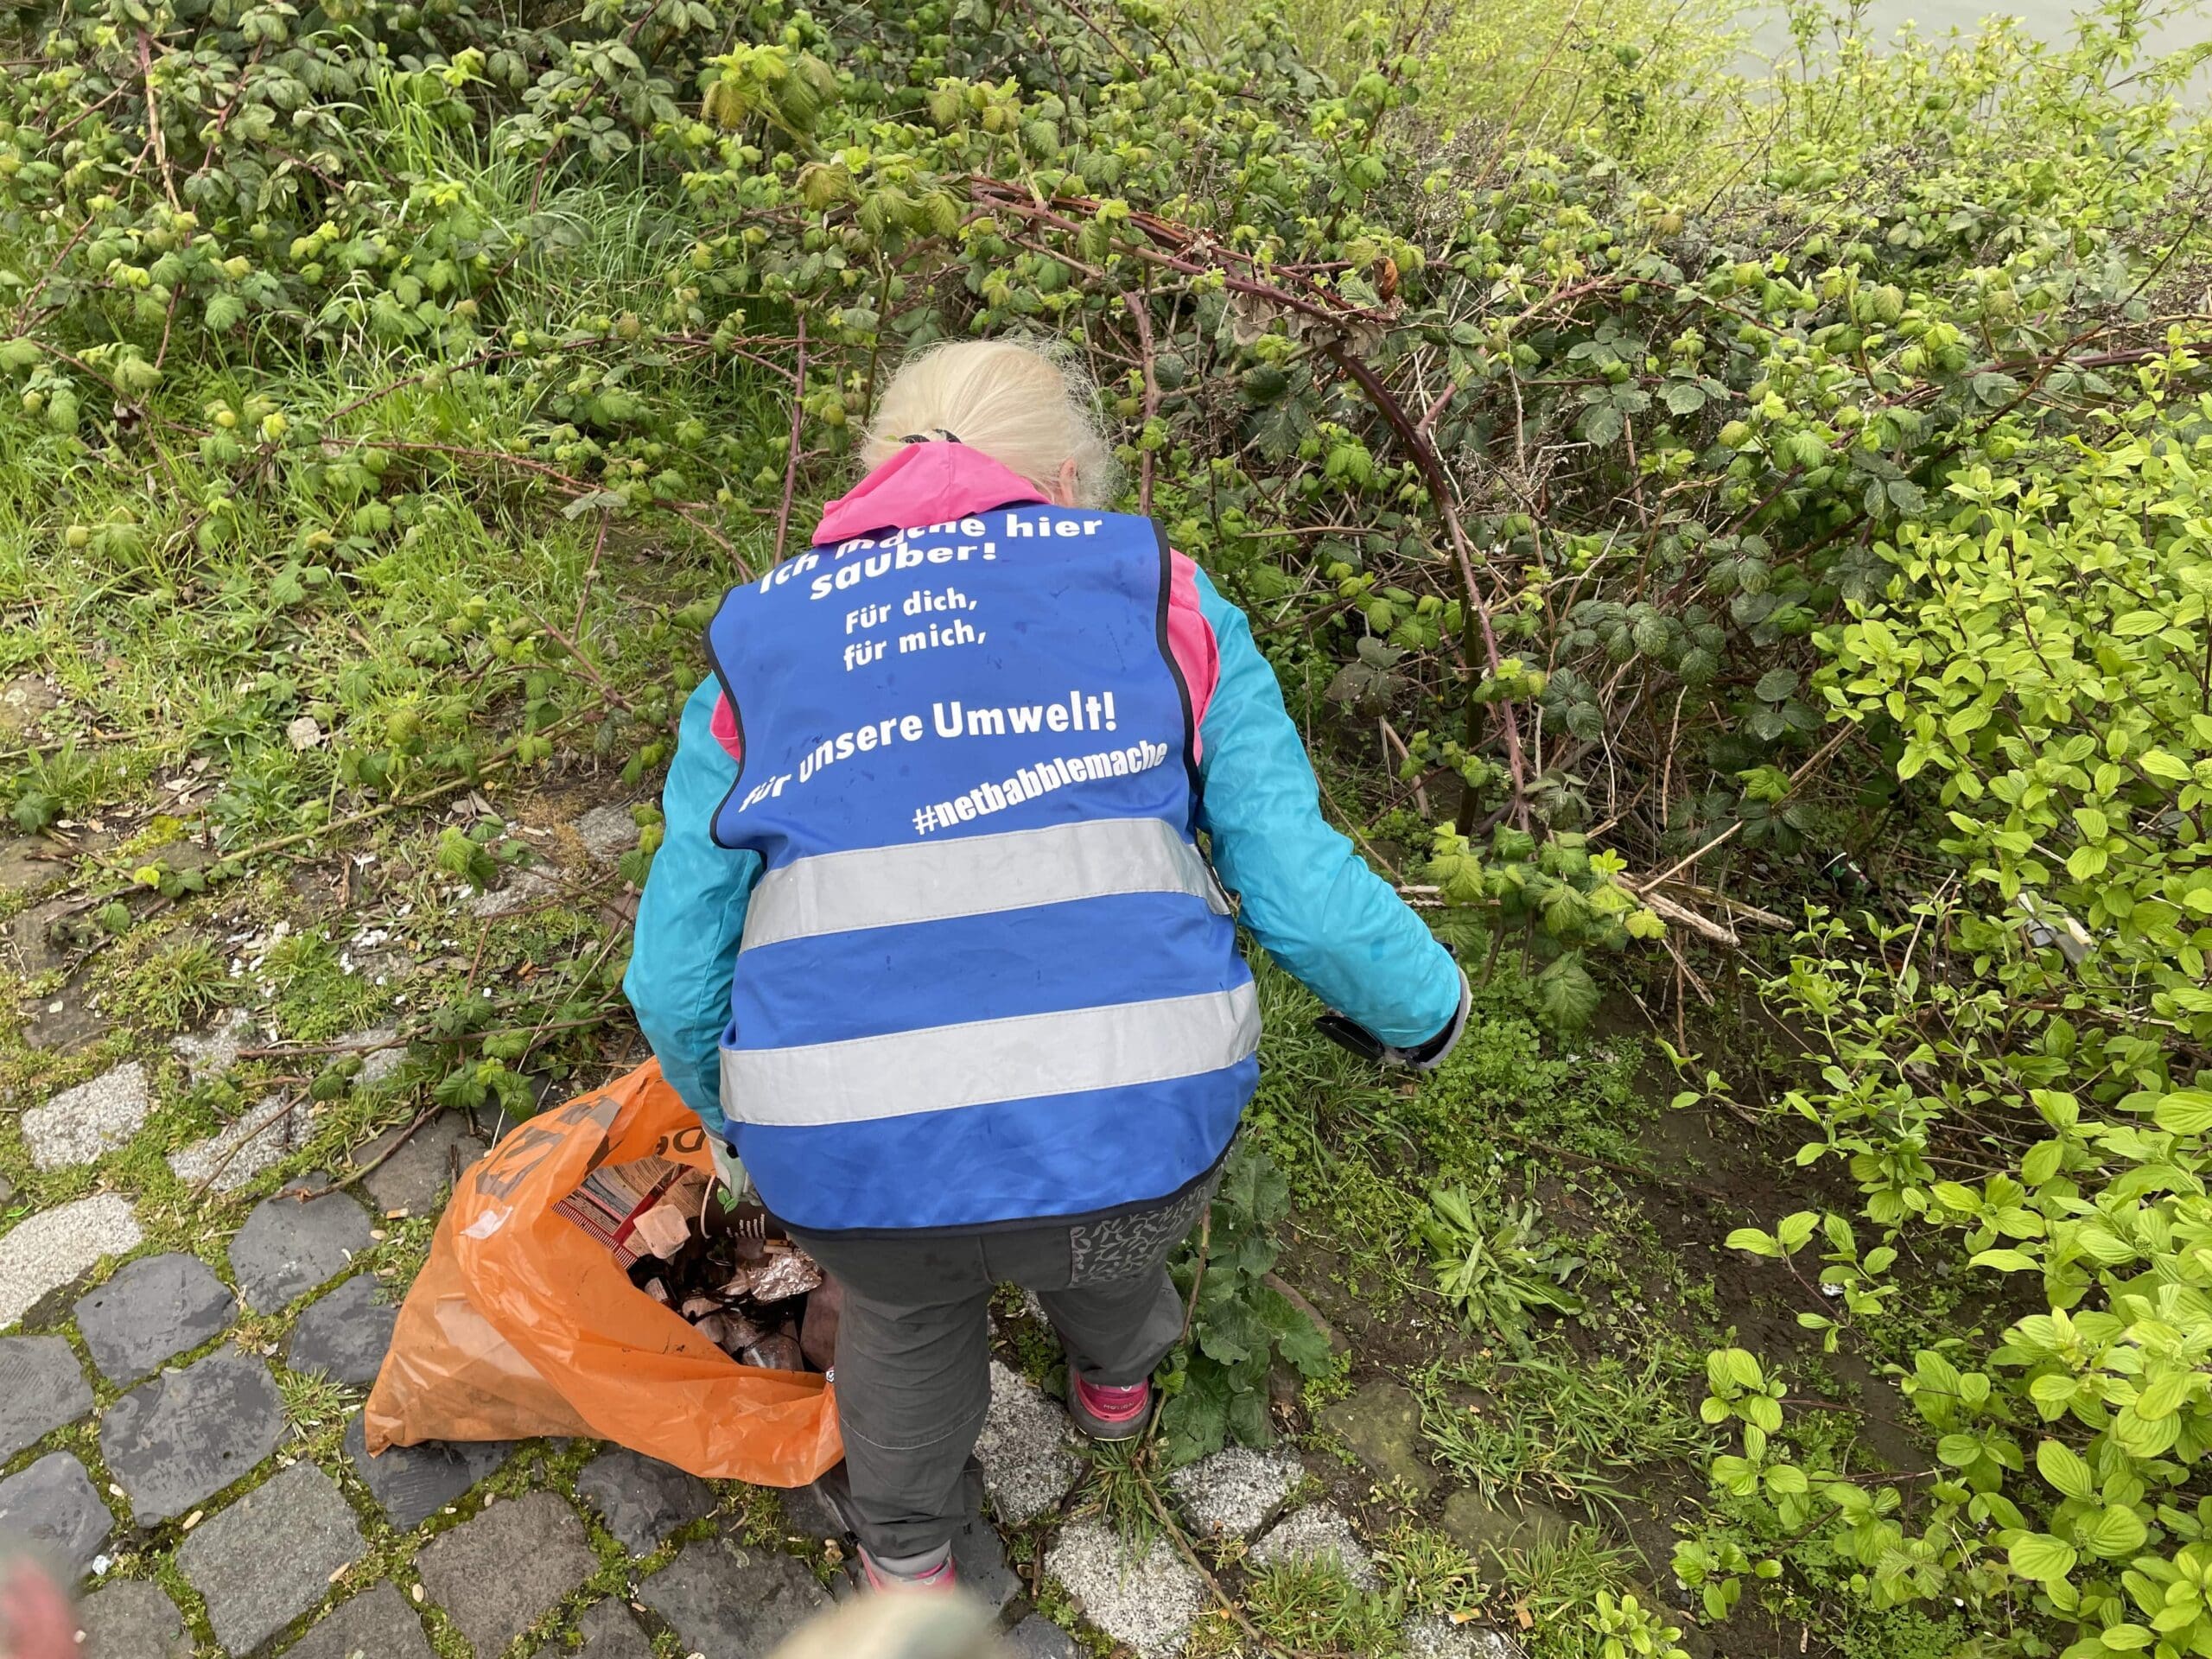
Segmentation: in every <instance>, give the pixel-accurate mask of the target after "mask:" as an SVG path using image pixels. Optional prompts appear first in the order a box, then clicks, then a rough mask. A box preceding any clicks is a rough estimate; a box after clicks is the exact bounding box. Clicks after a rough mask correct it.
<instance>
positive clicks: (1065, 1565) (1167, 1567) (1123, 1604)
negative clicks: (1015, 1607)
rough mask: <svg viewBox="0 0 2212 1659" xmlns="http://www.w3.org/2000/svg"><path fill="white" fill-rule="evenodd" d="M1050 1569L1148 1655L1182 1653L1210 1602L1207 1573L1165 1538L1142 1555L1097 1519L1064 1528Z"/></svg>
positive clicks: (1098, 1619)
mask: <svg viewBox="0 0 2212 1659" xmlns="http://www.w3.org/2000/svg"><path fill="white" fill-rule="evenodd" d="M1045 1570H1046V1572H1047V1573H1051V1574H1052V1576H1053V1577H1054V1578H1056V1579H1058V1580H1059V1581H1060V1582H1061V1583H1062V1584H1063V1585H1065V1586H1067V1591H1068V1593H1069V1594H1070V1595H1071V1596H1073V1597H1074V1598H1075V1599H1076V1601H1077V1605H1078V1606H1079V1607H1080V1608H1081V1610H1082V1612H1083V1616H1084V1618H1087V1619H1089V1620H1090V1622H1091V1623H1092V1624H1096V1626H1097V1627H1098V1628H1099V1629H1100V1630H1103V1631H1105V1632H1106V1634H1107V1635H1109V1636H1110V1637H1113V1638H1114V1639H1115V1640H1116V1642H1125V1643H1128V1645H1129V1646H1130V1647H1132V1648H1135V1649H1136V1650H1137V1652H1138V1653H1139V1654H1140V1655H1141V1656H1142V1659H1160V1656H1165V1655H1168V1654H1175V1653H1180V1652H1181V1651H1182V1650H1183V1642H1184V1638H1185V1637H1187V1636H1188V1635H1189V1634H1190V1630H1191V1621H1192V1619H1194V1618H1197V1617H1198V1610H1199V1608H1200V1607H1201V1606H1203V1605H1205V1580H1203V1579H1201V1578H1200V1577H1199V1576H1198V1573H1197V1572H1196V1571H1195V1570H1193V1569H1192V1567H1191V1566H1190V1565H1189V1564H1188V1563H1187V1562H1185V1560H1183V1558H1182V1557H1181V1556H1179V1555H1178V1554H1176V1553H1175V1551H1174V1549H1173V1548H1172V1547H1171V1546H1170V1545H1169V1544H1168V1542H1167V1541H1166V1539H1165V1538H1155V1539H1154V1540H1153V1541H1152V1548H1150V1549H1149V1550H1147V1551H1146V1552H1145V1554H1143V1555H1141V1556H1140V1555H1138V1554H1135V1552H1134V1551H1133V1550H1131V1549H1130V1548H1128V1545H1126V1544H1124V1543H1123V1542H1122V1541H1121V1539H1120V1538H1119V1537H1118V1536H1117V1535H1116V1534H1115V1532H1114V1530H1113V1529H1112V1528H1111V1527H1109V1526H1108V1525H1106V1523H1105V1522H1102V1521H1099V1520H1096V1519H1095V1518H1094V1519H1090V1520H1085V1521H1078V1522H1076V1523H1075V1524H1074V1525H1073V1526H1071V1527H1068V1528H1066V1529H1064V1530H1062V1532H1061V1534H1060V1535H1059V1536H1058V1538H1057V1539H1055V1540H1053V1542H1052V1549H1051V1551H1050V1552H1049V1553H1048V1554H1046V1557H1045Z"/></svg>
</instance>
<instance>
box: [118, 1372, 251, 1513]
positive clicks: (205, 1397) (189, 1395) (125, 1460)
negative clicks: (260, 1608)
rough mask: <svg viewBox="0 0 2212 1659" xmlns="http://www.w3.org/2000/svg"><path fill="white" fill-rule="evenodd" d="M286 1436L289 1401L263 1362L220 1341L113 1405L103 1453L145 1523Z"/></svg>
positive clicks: (204, 1493) (215, 1486)
mask: <svg viewBox="0 0 2212 1659" xmlns="http://www.w3.org/2000/svg"><path fill="white" fill-rule="evenodd" d="M283 1437H284V1407H283V1401H282V1400H280V1399H279V1398H278V1396H277V1385H276V1383H272V1382H271V1381H270V1378H269V1373H268V1371H267V1370H264V1368H263V1366H262V1364H261V1362H260V1361H259V1360H257V1359H254V1358H251V1357H249V1356H247V1355H245V1354H242V1353H240V1352H239V1351H238V1350H237V1349H235V1348H218V1349H217V1350H216V1351H214V1352H213V1353H212V1354H210V1355H208V1356H207V1357H206V1358H205V1359H200V1360H196V1361H194V1363H191V1364H189V1365H188V1366H186V1367H185V1368H184V1369H183V1370H179V1371H166V1372H164V1373H162V1376H158V1377H156V1378H155V1379H154V1381H152V1382H151V1383H141V1384H140V1385H139V1386H138V1387H137V1388H136V1389H132V1390H131V1391H130V1393H129V1394H126V1395H124V1396H123V1398H122V1399H120V1400H118V1401H117V1402H115V1403H114V1404H113V1405H111V1406H110V1407H109V1408H107V1414H106V1416H105V1417H104V1418H102V1419H101V1421H100V1456H101V1457H102V1458H104V1459H105V1460H106V1462H107V1466H108V1472H109V1473H111V1475H113V1476H114V1477H115V1478H116V1479H117V1480H118V1482H119V1483H121V1484H122V1487H123V1490H124V1491H125V1492H127V1493H128V1494H129V1495H130V1512H131V1516H132V1518H133V1519H135V1520H136V1521H137V1523H138V1524H139V1525H140V1526H142V1527H143V1526H149V1525H151V1524H152V1523H153V1522H156V1521H166V1520H168V1519H169V1518H170V1517H171V1516H178V1515H182V1514H183V1513H184V1512H185V1511H186V1510H188V1509H190V1508H191V1507H192V1506H193V1505H194V1504H195V1503H199V1502H200V1501H201V1500H202V1499H203V1498H207V1497H213V1495H214V1494H215V1493H217V1492H219V1491H222V1490H223V1488H224V1487H226V1486H227V1485H229V1484H231V1483H232V1481H234V1480H237V1479H238V1478H239V1477H241V1476H242V1475H245V1473H247V1472H248V1471H251V1469H252V1468H253V1466H254V1465H256V1464H257V1463H259V1462H260V1461H261V1460H262V1459H264V1458H265V1457H267V1456H268V1455H269V1454H270V1452H274V1451H275V1450H276V1449H277V1442H278V1441H279V1440H282V1439H283Z"/></svg>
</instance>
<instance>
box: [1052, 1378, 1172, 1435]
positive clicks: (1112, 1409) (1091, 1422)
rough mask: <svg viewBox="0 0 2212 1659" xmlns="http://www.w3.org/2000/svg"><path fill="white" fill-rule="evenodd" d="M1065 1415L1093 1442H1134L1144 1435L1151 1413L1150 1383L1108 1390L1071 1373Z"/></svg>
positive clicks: (1101, 1385)
mask: <svg viewBox="0 0 2212 1659" xmlns="http://www.w3.org/2000/svg"><path fill="white" fill-rule="evenodd" d="M1068 1383H1069V1388H1068V1415H1069V1416H1071V1417H1072V1418H1074V1419H1075V1426H1076V1427H1077V1428H1079V1429H1081V1430H1082V1431H1083V1432H1084V1433H1085V1434H1088V1435H1089V1436H1090V1438H1091V1439H1092V1440H1135V1439H1136V1437H1137V1436H1138V1435H1140V1434H1141V1433H1144V1422H1145V1418H1146V1416H1147V1414H1149V1413H1150V1412H1151V1410H1152V1384H1151V1383H1148V1382H1147V1383H1129V1384H1128V1385H1127V1386H1125V1387H1122V1388H1107V1387H1105V1386H1103V1384H1100V1383H1086V1382H1084V1380H1083V1379H1082V1378H1081V1377H1079V1376H1075V1375H1073V1373H1072V1372H1071V1373H1070V1375H1069V1377H1068Z"/></svg>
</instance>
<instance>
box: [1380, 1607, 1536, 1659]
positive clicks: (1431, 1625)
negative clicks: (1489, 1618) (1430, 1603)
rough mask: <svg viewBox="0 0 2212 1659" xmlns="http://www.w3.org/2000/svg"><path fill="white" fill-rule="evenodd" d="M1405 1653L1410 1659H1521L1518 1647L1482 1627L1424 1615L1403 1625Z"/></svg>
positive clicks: (1495, 1632) (1503, 1635)
mask: <svg viewBox="0 0 2212 1659" xmlns="http://www.w3.org/2000/svg"><path fill="white" fill-rule="evenodd" d="M1404 1635H1405V1639H1406V1651H1407V1652H1408V1654H1411V1655H1412V1656H1413V1659H1522V1652H1521V1644H1520V1643H1518V1642H1516V1641H1515V1640H1514V1639H1513V1638H1512V1637H1510V1636H1508V1635H1506V1634H1505V1632H1504V1631H1503V1630H1491V1628H1490V1627H1489V1626H1488V1625H1484V1624H1453V1623H1452V1621H1451V1620H1450V1619H1448V1618H1441V1617H1440V1616H1439V1615H1437V1614H1435V1613H1424V1614H1423V1615H1422V1616H1421V1618H1416V1619H1414V1620H1413V1621H1411V1622H1410V1623H1409V1624H1407V1626H1406V1628H1405V1631H1404Z"/></svg>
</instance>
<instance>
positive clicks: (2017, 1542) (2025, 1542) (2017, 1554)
mask: <svg viewBox="0 0 2212 1659" xmlns="http://www.w3.org/2000/svg"><path fill="white" fill-rule="evenodd" d="M2081 1559H2082V1558H2081V1556H2080V1555H2079V1554H2077V1553H2076V1552H2075V1548H2074V1546H2073V1545H2071V1544H2069V1543H2067V1542H2065V1541H2063V1540H2061V1539H2057V1538H2054V1537H2052V1536H2051V1535H2050V1534H2049V1533H2047V1532H2030V1533H2023V1534H2022V1535H2020V1536H2019V1537H2018V1538H2015V1539H2014V1540H2013V1541H2012V1546H2011V1548H2008V1549H2007V1550H2006V1551H2005V1560H2008V1561H2010V1562H2011V1563H2012V1570H2013V1571H2014V1572H2015V1573H2018V1574H2019V1575H2020V1576H2021V1577H2022V1578H2024V1579H2033V1580H2036V1582H2037V1583H2038V1584H2051V1583H2056V1582H2058V1581H2060V1580H2063V1579H2064V1578H2065V1577H2066V1575H2067V1574H2068V1573H2071V1572H2072V1571H2073V1570H2074V1564H2075V1562H2076V1561H2078V1560H2081Z"/></svg>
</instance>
